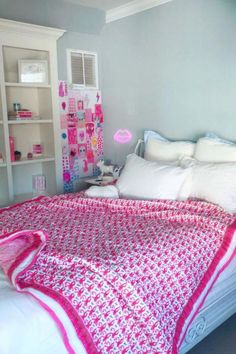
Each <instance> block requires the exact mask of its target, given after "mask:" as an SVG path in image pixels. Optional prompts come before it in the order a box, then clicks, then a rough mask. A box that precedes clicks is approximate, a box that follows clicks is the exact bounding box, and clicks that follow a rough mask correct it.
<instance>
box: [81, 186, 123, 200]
mask: <svg viewBox="0 0 236 354" xmlns="http://www.w3.org/2000/svg"><path fill="white" fill-rule="evenodd" d="M85 195H86V196H87V197H90V198H111V199H118V198H119V194H118V190H117V188H116V187H115V186H113V185H108V186H92V187H90V188H88V189H87V190H86V192H85Z"/></svg>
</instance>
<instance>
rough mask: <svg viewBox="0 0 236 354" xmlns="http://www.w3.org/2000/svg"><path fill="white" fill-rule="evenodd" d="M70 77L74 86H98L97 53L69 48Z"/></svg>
mask: <svg viewBox="0 0 236 354" xmlns="http://www.w3.org/2000/svg"><path fill="white" fill-rule="evenodd" d="M67 53H68V61H67V65H68V78H69V82H70V84H72V86H73V87H74V88H76V87H78V88H96V89H97V88H98V77H97V75H98V73H97V54H96V53H90V52H83V51H76V50H72V49H68V51H67Z"/></svg>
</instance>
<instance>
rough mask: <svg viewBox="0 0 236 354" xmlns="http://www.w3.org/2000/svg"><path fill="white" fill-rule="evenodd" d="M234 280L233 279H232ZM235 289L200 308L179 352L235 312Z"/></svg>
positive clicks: (182, 353)
mask: <svg viewBox="0 0 236 354" xmlns="http://www.w3.org/2000/svg"><path fill="white" fill-rule="evenodd" d="M233 282H235V279H233ZM235 299H236V289H235V286H234V289H233V290H229V291H228V293H227V294H225V295H223V296H222V297H220V298H218V299H217V300H216V301H215V302H213V303H212V304H210V305H209V306H207V307H205V308H204V309H203V310H200V311H199V313H198V315H197V316H196V318H195V319H194V321H193V322H192V324H191V325H190V327H189V329H188V331H187V333H186V336H185V339H184V342H183V343H182V345H181V348H180V352H179V354H184V353H187V352H188V351H189V350H190V349H191V348H193V347H194V346H195V345H196V344H198V343H199V342H200V341H202V340H203V339H204V338H206V337H207V336H208V335H209V334H210V333H211V332H212V331H214V330H215V329H216V328H217V327H219V326H220V325H221V324H222V323H223V322H225V321H226V320H227V319H228V318H230V317H231V316H232V315H233V314H234V313H236V301H235Z"/></svg>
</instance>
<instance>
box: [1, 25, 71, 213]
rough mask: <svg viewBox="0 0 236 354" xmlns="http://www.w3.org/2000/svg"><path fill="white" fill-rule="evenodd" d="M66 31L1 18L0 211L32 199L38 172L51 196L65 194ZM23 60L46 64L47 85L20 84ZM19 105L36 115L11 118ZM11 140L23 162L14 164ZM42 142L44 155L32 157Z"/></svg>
mask: <svg viewBox="0 0 236 354" xmlns="http://www.w3.org/2000/svg"><path fill="white" fill-rule="evenodd" d="M64 32H65V31H63V30H60V29H54V28H48V27H42V26H35V25H30V24H25V23H20V22H15V21H9V20H5V19H0V153H2V154H3V156H4V161H3V163H1V162H0V207H1V206H5V205H9V204H11V203H14V202H18V201H23V200H25V199H29V198H31V197H33V196H34V195H33V185H32V178H33V176H34V175H38V174H42V175H44V176H45V177H46V186H47V187H46V193H47V194H49V195H50V194H56V193H60V192H62V166H61V165H62V163H61V146H60V122H59V105H58V97H57V87H58V77H57V47H56V41H57V39H58V38H60V37H61V36H62V35H63V33H64ZM19 60H44V61H46V62H47V66H48V81H47V82H45V83H42V84H41V83H21V82H19V73H18V61H19ZM16 102H17V103H20V104H21V108H25V109H28V110H30V111H32V113H33V117H32V118H30V119H25V120H20V119H14V118H12V115H11V114H9V112H11V111H13V103H16ZM9 137H13V138H14V150H17V151H20V152H21V159H20V160H19V161H11V154H10V145H9ZM39 143H40V144H42V146H43V154H42V155H41V156H40V157H36V156H33V158H31V159H29V158H28V157H27V154H28V153H29V152H31V153H32V152H33V144H39Z"/></svg>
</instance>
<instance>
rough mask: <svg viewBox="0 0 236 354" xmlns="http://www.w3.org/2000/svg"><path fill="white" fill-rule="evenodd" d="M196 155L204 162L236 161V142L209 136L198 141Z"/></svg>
mask: <svg viewBox="0 0 236 354" xmlns="http://www.w3.org/2000/svg"><path fill="white" fill-rule="evenodd" d="M194 157H195V158H196V159H197V160H198V161H202V162H236V144H229V143H224V142H223V141H218V140H214V139H211V138H208V137H205V138H200V139H199V140H198V141H197V144H196V149H195V154H194Z"/></svg>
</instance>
